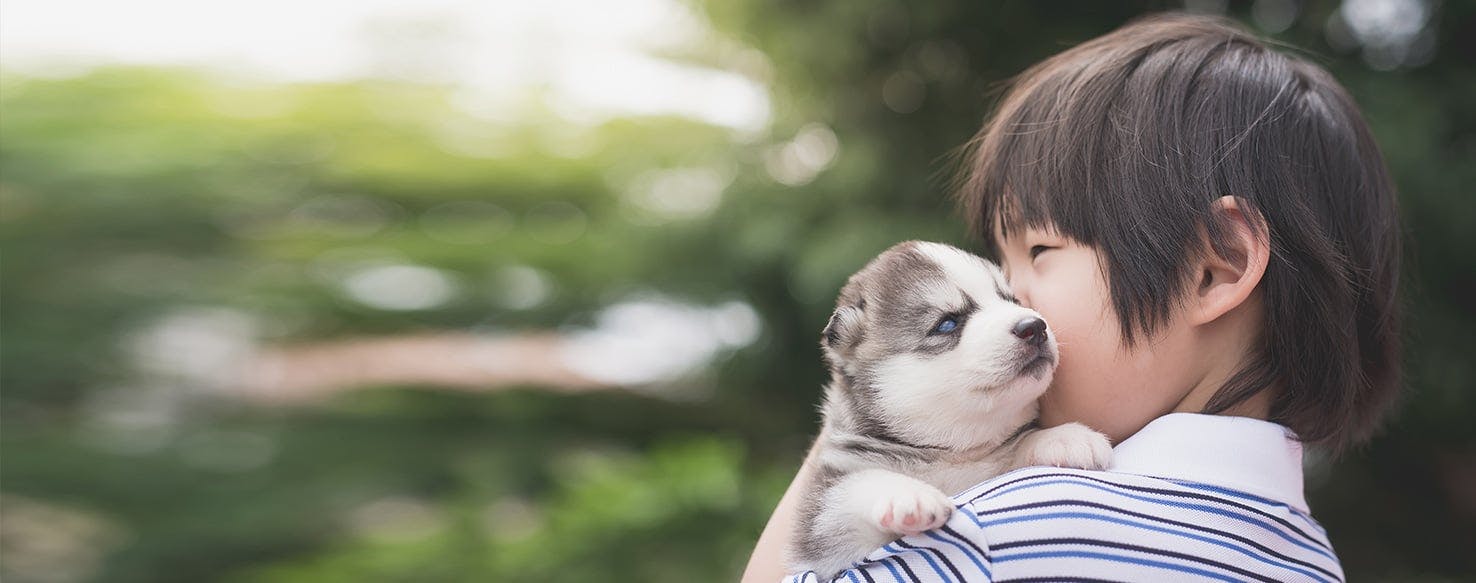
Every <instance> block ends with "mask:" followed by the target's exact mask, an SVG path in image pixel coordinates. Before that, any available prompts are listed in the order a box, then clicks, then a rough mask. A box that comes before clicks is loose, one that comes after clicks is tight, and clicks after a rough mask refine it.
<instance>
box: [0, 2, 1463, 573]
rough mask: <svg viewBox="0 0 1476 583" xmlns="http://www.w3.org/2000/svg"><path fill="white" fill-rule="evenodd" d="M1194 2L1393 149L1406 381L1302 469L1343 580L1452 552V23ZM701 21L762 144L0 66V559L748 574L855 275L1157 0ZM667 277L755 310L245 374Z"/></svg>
mask: <svg viewBox="0 0 1476 583" xmlns="http://www.w3.org/2000/svg"><path fill="white" fill-rule="evenodd" d="M1192 4H1196V5H1199V6H1203V7H1205V8H1208V9H1214V8H1216V7H1217V6H1221V7H1225V9H1227V10H1228V11H1229V12H1230V13H1231V14H1233V15H1235V16H1237V17H1240V18H1242V19H1244V20H1245V21H1246V22H1248V23H1250V25H1251V26H1253V27H1256V28H1259V29H1261V30H1262V31H1264V32H1267V33H1269V34H1271V36H1273V38H1276V39H1278V40H1282V41H1286V42H1288V43H1291V44H1292V45H1296V46H1299V47H1303V48H1304V49H1306V50H1307V51H1310V53H1311V54H1312V55H1313V58H1315V59H1316V60H1317V61H1318V62H1320V63H1323V64H1324V65H1325V66H1326V67H1328V68H1329V69H1330V70H1332V71H1333V73H1334V74H1335V75H1336V76H1337V77H1338V78H1339V79H1340V80H1342V81H1343V82H1344V84H1345V85H1347V86H1348V88H1349V89H1350V90H1351V91H1352V92H1353V93H1354V95H1355V97H1356V98H1357V99H1358V100H1359V101H1360V103H1361V104H1362V106H1363V107H1364V112H1365V114H1366V116H1367V117H1368V119H1369V120H1370V122H1371V124H1372V125H1373V127H1374V129H1375V131H1376V133H1377V134H1378V137H1379V139H1380V143H1381V144H1382V145H1383V147H1384V149H1385V153H1386V156H1387V157H1388V159H1389V162H1390V164H1391V166H1392V167H1393V169H1394V172H1395V176H1396V179H1397V181H1398V183H1399V186H1400V188H1401V196H1402V203H1403V206H1404V213H1405V220H1406V223H1407V225H1408V227H1409V232H1410V234H1411V235H1412V237H1413V241H1412V243H1413V244H1412V245H1411V246H1410V249H1409V257H1408V260H1409V261H1408V265H1409V268H1408V277H1409V281H1410V286H1409V288H1408V290H1409V292H1410V293H1409V295H1408V302H1409V304H1410V308H1411V322H1410V324H1411V328H1412V330H1411V336H1410V345H1409V353H1408V358H1409V370H1410V383H1411V392H1410V397H1409V399H1408V400H1407V402H1406V404H1405V406H1404V407H1403V409H1402V411H1401V413H1400V415H1399V416H1398V417H1397V419H1396V420H1395V422H1394V423H1393V424H1391V427H1390V430H1389V431H1388V433H1387V434H1386V435H1384V436H1382V437H1381V438H1379V439H1378V440H1377V441H1375V442H1374V443H1373V444H1372V445H1371V446H1370V447H1368V448H1366V449H1364V450H1362V451H1359V452H1357V453H1355V454H1353V455H1350V456H1349V457H1347V458H1346V459H1344V460H1340V461H1338V462H1337V463H1330V462H1328V461H1327V460H1321V459H1317V458H1313V460H1312V462H1311V464H1310V465H1309V482H1308V486H1309V490H1310V492H1309V496H1310V499H1311V503H1312V505H1313V507H1314V509H1315V510H1316V513H1317V515H1318V516H1319V518H1320V519H1321V520H1322V521H1323V522H1324V524H1325V525H1326V526H1327V527H1328V529H1329V531H1330V532H1331V535H1332V539H1333V542H1334V544H1335V545H1336V546H1337V548H1338V550H1339V552H1340V554H1341V555H1342V557H1343V560H1344V564H1345V567H1346V568H1347V571H1348V572H1349V573H1350V574H1351V575H1354V576H1365V577H1369V578H1374V577H1378V578H1391V579H1403V578H1409V579H1438V578H1442V577H1446V578H1458V577H1463V576H1469V575H1470V574H1472V573H1473V572H1476V566H1473V564H1472V562H1471V558H1470V556H1469V554H1468V553H1466V552H1465V550H1466V549H1469V548H1476V528H1473V526H1476V498H1473V495H1472V494H1471V488H1470V487H1469V483H1470V480H1471V479H1472V476H1473V475H1476V449H1473V429H1472V427H1471V425H1470V423H1469V420H1470V419H1471V418H1472V416H1473V414H1476V403H1473V399H1472V396H1471V393H1470V391H1469V388H1470V387H1471V386H1472V381H1473V379H1476V374H1473V373H1476V368H1473V367H1476V365H1473V363H1472V361H1471V360H1470V359H1469V358H1468V357H1467V355H1468V354H1469V353H1470V351H1471V349H1472V348H1473V346H1472V343H1471V341H1470V333H1469V329H1470V327H1471V326H1472V325H1473V324H1476V317H1473V316H1476V314H1473V310H1476V308H1473V307H1472V304H1471V302H1469V301H1468V300H1469V298H1470V297H1472V296H1473V295H1476V278H1473V274H1476V241H1472V240H1471V239H1470V237H1471V233H1473V232H1476V227H1473V225H1471V224H1468V223H1470V222H1471V221H1473V220H1476V208H1473V207H1472V205H1473V204H1476V203H1473V201H1472V199H1471V197H1469V196H1463V194H1464V193H1465V191H1466V185H1467V184H1470V183H1472V182H1473V181H1476V176H1473V175H1472V173H1473V172H1476V165H1472V164H1470V163H1469V161H1470V160H1471V159H1472V155H1473V153H1476V138H1473V136H1476V132H1473V129H1476V110H1473V109H1472V108H1471V107H1470V105H1469V104H1470V103H1476V72H1473V69H1472V63H1471V62H1470V59H1469V58H1467V57H1468V56H1469V55H1471V54H1476V47H1473V46H1472V43H1473V42H1476V40H1473V38H1476V35H1472V34H1470V33H1471V32H1476V31H1473V30H1472V27H1471V26H1470V25H1471V24H1472V22H1473V18H1472V12H1473V7H1472V6H1470V5H1469V3H1444V4H1440V5H1434V4H1420V6H1427V7H1429V8H1430V9H1429V11H1428V16H1429V18H1428V19H1427V20H1428V22H1427V23H1422V25H1423V28H1422V29H1420V30H1423V31H1424V32H1420V33H1419V34H1420V35H1421V36H1418V38H1420V39H1424V38H1427V37H1428V39H1430V40H1428V41H1419V42H1423V43H1425V44H1420V45H1418V46H1415V45H1414V44H1411V45H1410V46H1408V47H1405V49H1404V52H1403V53H1399V51H1396V50H1394V49H1392V48H1389V46H1385V45H1377V46H1375V45H1374V44H1371V42H1372V41H1367V40H1359V37H1358V35H1357V27H1356V26H1353V24H1352V23H1349V22H1347V19H1346V18H1345V17H1344V16H1343V14H1344V12H1345V9H1346V6H1345V5H1340V4H1338V3H1333V2H1272V1H1270V0H1261V1H1258V2H1254V3H1243V2H1234V3H1229V4H1228V6H1227V5H1226V3H1219V4H1216V3H1214V2H1205V3H1192ZM697 6H698V8H700V9H701V11H702V12H703V13H704V14H705V15H706V16H707V17H708V18H709V19H710V20H711V21H712V23H713V24H714V26H715V27H717V29H718V30H719V32H720V33H721V35H723V36H722V38H715V39H712V41H713V42H711V43H708V45H707V46H706V47H705V48H700V49H699V50H695V51H692V52H689V53H681V54H671V55H667V56H668V57H669V58H672V59H675V60H679V61H686V62H690V63H694V64H702V65H711V66H718V67H724V68H742V69H745V70H747V71H748V72H749V74H750V75H752V76H755V77H757V78H760V79H761V80H763V81H764V82H765V83H767V84H768V89H769V91H770V93H771V98H772V107H773V121H772V123H771V125H770V126H769V127H768V128H767V129H765V130H764V131H762V132H760V133H759V134H757V135H745V134H743V133H742V132H734V131H732V130H729V129H726V128H721V127H714V126H710V125H706V124H703V123H699V122H694V121H691V120H687V119H681V118H676V117H633V118H624V119H616V120H612V121H609V122H606V123H602V124H599V125H595V126H584V125H579V124H577V123H574V122H570V121H567V120H564V119H562V118H560V117H559V116H558V115H556V114H555V112H553V111H551V110H550V109H549V108H548V107H547V106H546V105H544V104H543V103H542V102H540V101H539V100H538V99H537V96H534V97H533V98H531V99H530V101H529V102H528V103H527V104H524V105H523V106H520V107H521V108H522V109H520V110H518V111H516V112H510V113H509V115H508V116H505V117H508V118H511V119H516V120H518V121H515V122H495V123H494V122H491V121H488V120H485V119H482V118H479V117H477V116H475V115H471V114H468V113H467V112H466V111H463V110H462V109H460V108H458V107H457V106H456V105H455V103H456V100H455V99H454V98H452V96H450V95H449V90H448V89H447V88H445V87H440V86H435V85H428V84H427V85H414V84H408V83H393V82H383V81H365V82H361V83H353V84H302V85H289V86H270V85H263V86H246V87H243V86H240V85H235V84H231V83H228V82H225V81H222V80H220V79H217V78H214V77H210V76H207V75H204V74H201V73H196V72H190V71H180V70H170V69H146V68H104V69H99V70H95V71H92V72H89V73H87V74H85V75H82V76H78V77H75V78H66V79H47V78H33V77H25V76H21V75H17V74H13V73H3V74H0V112H3V116H0V132H3V133H0V245H3V249H4V252H3V253H4V261H3V262H0V297H3V302H0V331H3V337H4V342H3V343H0V360H3V361H4V362H5V363H6V366H5V367H4V368H3V369H0V383H3V387H4V395H3V399H0V427H3V433H0V458H3V460H4V466H5V471H4V473H3V475H0V492H3V493H4V494H5V496H4V497H3V498H0V505H3V506H4V510H3V512H0V531H3V533H4V536H3V537H0V538H3V539H4V541H5V542H4V543H3V545H0V552H3V553H4V554H5V556H4V560H0V573H3V575H0V577H3V578H4V579H6V580H8V581H9V580H16V581H25V580H77V579H92V580H107V581H151V582H153V581H175V580H177V581H198V580H215V579H224V580H232V581H258V580H261V581H308V580H314V581H316V580H329V581H332V580H365V579H369V580H415V581H427V580H431V581H435V580H447V581H453V580H524V579H552V580H569V581H579V580H598V581H612V580H614V581H619V580H630V581H664V580H673V581H675V580H694V579H709V578H735V577H736V576H737V573H738V572H739V570H740V569H741V567H742V564H743V562H744V561H745V560H746V557H747V553H748V551H749V549H750V547H751V544H752V541H753V540H754V539H755V538H756V537H757V534H758V531H759V529H760V528H761V527H762V525H763V523H764V521H765V520H766V519H767V517H768V513H769V511H770V509H771V508H772V505H773V504H774V503H775V501H777V499H778V496H779V494H780V493H781V492H782V491H783V488H784V486H785V485H786V484H787V482H788V479H789V477H790V475H791V473H792V471H793V469H794V467H795V465H796V464H797V463H798V461H799V458H800V454H801V452H802V451H803V449H804V447H805V446H806V445H807V440H808V436H809V435H810V433H811V432H813V431H814V429H815V422H816V418H815V417H816V416H815V412H814V404H815V402H816V400H817V397H818V393H819V389H820V384H821V383H822V382H823V380H824V376H823V369H822V367H821V364H820V360H819V353H818V350H816V337H817V335H818V331H819V329H820V328H821V327H822V326H823V324H824V322H825V319H826V316H827V315H828V312H829V310H830V308H831V305H832V302H833V297H834V294H835V292H836V290H837V289H838V288H839V287H840V285H841V283H842V282H843V281H844V279H845V277H846V276H847V275H849V274H850V273H851V272H852V271H854V270H855V269H856V268H857V267H858V266H859V265H861V264H862V263H864V261H865V260H866V259H868V258H870V257H871V256H873V255H874V254H875V253H876V252H878V251H880V250H881V249H883V248H885V247H887V246H888V245H890V244H891V243H893V242H895V241H898V240H902V239H909V238H924V239H934V240H943V241H951V242H954V243H960V244H965V245H966V244H967V241H966V240H965V239H964V234H963V230H962V222H961V221H959V220H958V219H957V218H956V217H954V216H953V214H952V210H951V206H950V205H949V203H948V202H947V200H946V197H945V192H944V187H945V183H946V178H947V176H948V173H949V172H950V171H951V168H950V166H949V165H948V163H947V160H948V158H947V157H948V155H949V153H950V152H951V151H952V150H953V149H954V148H956V147H957V146H958V145H960V144H962V143H963V142H964V141H965V140H966V139H967V138H968V137H969V136H971V135H972V134H973V132H974V131H975V130H976V129H977V127H978V125H979V124H980V123H981V122H982V120H983V118H984V115H985V114H986V112H987V108H988V105H989V99H990V95H991V90H992V88H993V87H995V86H996V84H997V83H998V82H999V81H1001V80H1003V79H1006V78H1008V77H1009V76H1010V75H1012V74H1014V73H1016V72H1018V71H1020V70H1023V69H1024V68H1025V67H1026V66H1028V65H1029V64H1031V63H1033V62H1035V61H1038V60H1039V59H1041V58H1044V57H1046V56H1048V55H1050V54H1053V53H1055V52H1058V51H1059V50H1061V49H1062V48H1064V47H1066V46H1069V45H1071V44H1074V43H1077V42H1080V41H1082V40H1085V39H1088V38H1091V37H1093V36H1096V35H1099V34H1102V33H1104V32H1107V31H1108V30H1111V29H1112V28H1114V27H1116V26H1118V25H1120V24H1121V23H1123V22H1124V21H1126V20H1127V19H1129V18H1131V17H1132V16H1134V15H1137V14H1139V13H1142V12H1144V11H1150V10H1156V9H1161V8H1165V7H1168V6H1166V5H1164V4H1162V3H1151V2H1150V3H1113V4H1104V3H1100V2H1084V1H1078V2H1064V3H1049V4H1044V3H1033V4H1032V3H1019V2H1013V3H974V2H948V1H942V2H933V3H927V4H919V3H902V2H889V1H882V0H867V1H860V2H857V1H848V2H819V1H805V2H794V1H790V2H767V1H760V0H725V1H722V2H701V3H698V4H697ZM1288 11H1289V12H1288ZM735 39H736V41H738V42H740V43H741V44H743V45H747V46H751V47H754V48H756V49H758V50H759V51H760V52H761V53H762V55H763V57H762V58H757V59H754V58H752V57H751V56H750V57H748V58H746V60H745V59H738V58H737V57H734V55H735V54H743V53H734V52H733V51H732V50H731V46H732V44H733V41H734V40H735ZM1412 42H1414V41H1412ZM1416 44H1418V43H1416ZM1426 45H1428V46H1426ZM1421 51H1424V52H1421ZM1395 53H1397V54H1395ZM1391 55H1392V56H1391ZM735 59H738V60H737V61H735ZM652 294H659V297H662V298H666V300H665V301H668V302H669V303H671V304H673V305H678V306H713V305H717V306H725V305H726V306H735V305H736V306H751V308H752V310H753V311H754V312H756V313H757V314H758V315H759V319H760V322H759V325H758V327H757V336H756V337H754V338H752V339H751V343H748V344H744V342H734V343H731V344H728V345H723V346H727V348H725V349H721V350H715V351H714V352H712V353H711V354H707V353H702V354H706V355H707V356H709V357H711V360H710V362H707V364H706V365H705V366H703V367H701V368H699V369H698V370H695V371H687V372H686V373H684V374H680V375H675V376H672V377H670V378H666V379H665V380H663V381H662V382H661V383H657V386H646V385H642V384H630V386H627V387H625V390H608V391H592V392H586V393H581V394H557V393H552V392H548V391H545V390H541V389H542V388H541V387H539V386H535V385H533V384H526V382H523V383H518V384H517V385H515V386H513V387H511V388H510V389H509V390H505V391H500V392H496V393H487V394H468V393H450V392H438V391H426V390H419V389H425V388H429V387H426V386H403V385H395V386H384V385H378V386H370V387H365V389H366V390H361V391H355V392H349V393H343V394H339V395H336V396H334V397H333V398H331V399H329V400H328V401H326V402H323V403H319V404H316V405H313V406H309V407H302V408H280V407H274V406H267V405H260V404H250V403H246V402H242V401H239V400H236V399H233V398H228V395H229V394H230V392H229V391H230V390H231V389H232V387H237V386H239V384H240V382H241V377H239V376H237V375H238V374H241V373H243V370H242V369H240V368H238V367H237V366H236V365H239V363H241V362H252V358H253V357H256V356H260V355H262V354H273V353H274V352H273V351H292V350H300V349H302V348H303V347H304V346H316V345H318V344H316V343H324V342H339V341H342V340H345V339H361V338H388V339H391V340H393V339H395V338H400V337H405V336H412V337H426V336H428V335H436V334H443V333H450V334H461V335H471V336H473V337H487V336H491V337H498V338H503V337H508V336H516V335H519V334H524V333H545V332H551V333H554V334H558V335H561V336H563V337H573V336H575V335H577V334H578V333H579V331H580V330H587V329H591V328H597V327H598V326H599V325H600V323H601V322H602V321H603V320H602V319H603V318H604V317H605V316H606V315H607V314H608V312H605V311H602V310H608V309H609V307H610V306H612V305H621V304H622V303H626V302H630V301H633V299H637V300H638V299H640V298H648V297H651V295H652ZM651 313H652V312H638V314H651ZM661 313H664V312H655V314H661ZM682 313H686V312H682ZM694 313H695V312H694ZM704 313H705V312H704ZM712 313H713V314H718V315H717V316H713V317H714V318H717V319H715V320H700V321H702V322H709V321H710V322H718V323H722V322H727V321H728V320H725V319H723V318H730V317H733V316H734V315H735V314H736V315H737V316H741V315H742V314H743V313H744V312H743V311H742V310H739V311H737V312H733V311H731V310H729V311H726V312H725V311H721V310H719V311H714V312H712ZM724 314H726V315H724ZM653 317H654V316H653ZM739 319H740V320H741V317H740V318H739ZM730 323H731V322H730ZM677 329H679V330H681V331H682V334H688V333H690V334H693V336H692V337H690V339H689V342H688V343H695V342H696V340H697V337H696V334H698V332H700V330H698V331H693V332H689V331H690V330H691V329H690V328H677ZM686 338H688V337H686V336H682V335H678V336H677V341H678V344H679V345H680V343H681V340H683V339H686ZM299 354H301V352H299ZM245 372H251V371H249V370H248V371H245ZM256 372H261V371H259V370H258V371H256ZM352 372H358V373H363V372H364V371H352ZM494 372H495V371H494ZM366 376H368V377H373V375H366ZM356 378H363V377H356ZM400 378H403V377H400ZM426 382H430V381H426ZM606 384H614V385H622V383H619V382H615V383H606ZM14 517H20V518H14ZM1417 533H1418V534H1419V535H1421V536H1415V535H1416V534H1417ZM28 540H30V541H36V540H40V541H61V542H58V543H57V544H55V545H52V546H50V547H47V548H52V549H62V550H57V551H54V552H41V551H37V550H36V549H37V548H38V547H37V546H35V545H32V546H26V545H24V544H21V543H13V541H28ZM69 541H70V542H69ZM77 541H82V542H77ZM66 549H72V550H66ZM78 549H87V550H86V552H84V551H83V550H78ZM1360 578H1361V577H1360Z"/></svg>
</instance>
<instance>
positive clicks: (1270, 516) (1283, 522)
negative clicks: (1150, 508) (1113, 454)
mask: <svg viewBox="0 0 1476 583" xmlns="http://www.w3.org/2000/svg"><path fill="white" fill-rule="evenodd" d="M1052 477H1067V478H1081V479H1083V480H1090V481H1093V482H1097V483H1100V484H1106V485H1109V486H1117V487H1119V488H1123V489H1126V490H1135V491H1138V492H1150V493H1153V494H1160V495H1164V496H1177V497H1181V498H1192V499H1196V500H1204V501H1206V502H1217V503H1219V504H1223V505H1225V506H1230V507H1232V508H1239V509H1241V510H1246V511H1249V512H1253V513H1256V514H1258V515H1261V516H1263V517H1265V518H1267V519H1269V520H1272V521H1275V522H1276V523H1278V524H1280V525H1282V526H1285V527H1286V528H1288V529H1290V530H1291V531H1292V532H1294V533H1297V534H1298V535H1301V537H1302V538H1304V539H1307V540H1308V541H1309V542H1311V543H1312V544H1314V545H1317V546H1318V547H1321V548H1322V550H1325V551H1328V552H1332V549H1330V548H1328V547H1327V545H1326V544H1324V543H1323V542H1322V541H1320V540H1317V539H1316V538H1315V537H1313V536H1312V535H1309V534H1307V533H1306V532H1303V531H1302V529H1300V528H1297V527H1296V526H1295V525H1293V524H1292V523H1290V522H1287V521H1286V519H1283V518H1281V517H1279V516H1275V515H1273V514H1270V513H1268V512H1266V511H1264V510H1260V509H1258V508H1255V507H1253V506H1247V505H1245V504H1241V503H1239V502H1235V501H1233V500H1226V499H1224V498H1222V497H1217V496H1210V495H1208V494H1197V493H1194V492H1184V491H1179V490H1165V489H1162V488H1149V487H1147V486H1132V485H1128V484H1119V483H1117V482H1112V481H1109V480H1103V479H1101V478H1094V477H1091V476H1086V475H1082V474H1076V473H1066V472H1054V473H1049V474H1032V475H1029V476H1025V477H1023V478H1017V479H1014V480H1010V481H1009V482H1005V483H1004V484H1000V485H998V486H995V487H993V488H990V489H989V490H987V491H985V492H984V493H983V494H980V495H978V496H975V497H974V498H973V499H972V500H969V502H970V503H973V502H974V501H975V500H978V499H980V498H983V497H985V496H988V495H989V494H990V493H992V492H994V491H996V490H999V489H1001V488H1003V487H1005V486H1008V485H1011V484H1015V483H1018V482H1024V481H1027V480H1033V479H1036V478H1052Z"/></svg>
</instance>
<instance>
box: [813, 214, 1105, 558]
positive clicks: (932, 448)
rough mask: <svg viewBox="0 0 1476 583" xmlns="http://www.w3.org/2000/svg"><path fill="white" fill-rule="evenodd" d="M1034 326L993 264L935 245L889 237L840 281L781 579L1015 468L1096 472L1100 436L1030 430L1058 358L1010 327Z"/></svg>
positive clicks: (1052, 346) (930, 523) (1069, 428)
mask: <svg viewBox="0 0 1476 583" xmlns="http://www.w3.org/2000/svg"><path fill="white" fill-rule="evenodd" d="M1039 318H1040V314H1038V313H1036V312H1035V311H1033V310H1030V309H1028V308H1025V307H1023V306H1021V305H1020V303H1019V302H1018V301H1017V300H1016V299H1015V297H1014V296H1013V295H1012V294H1011V293H1010V290H1009V287H1008V286H1007V285H1006V283H1005V279H1004V276H1003V274H1002V273H1001V272H1000V270H999V268H998V267H997V266H995V265H994V264H992V263H990V262H988V261H986V260H984V259H982V258H980V257H977V256H975V255H972V254H970V253H968V252H965V251H963V250H960V249H957V248H955V247H950V246H948V245H943V244H940V243H928V242H921V241H908V242H905V243H899V244H897V245H896V246H894V247H892V248H891V249H888V250H887V251H885V252H883V253H882V254H881V255H879V256H878V257H877V258H876V259H874V260H872V261H871V262H870V263H869V264H867V265H866V266H865V267H864V268H862V269H861V271H859V272H857V273H856V274H855V275H853V276H851V278H850V280H849V281H848V282H847V283H846V285H845V287H844V288H843V289H842V290H841V293H840V298H839V299H838V300H837V302H836V309H835V313H834V314H833V315H832V316H831V318H830V322H829V323H828V324H827V325H826V327H825V331H824V333H823V334H822V337H821V342H820V343H821V348H822V350H823V352H824V354H825V358H826V360H827V361H828V362H829V364H830V371H831V381H830V384H829V385H828V386H827V387H826V390H825V400H824V403H823V405H822V410H823V413H824V420H825V421H824V428H823V430H822V431H821V433H820V437H819V440H818V441H817V443H816V447H817V448H818V452H817V458H816V467H815V469H814V470H815V471H814V475H813V478H812V479H811V481H810V482H809V483H808V484H807V485H806V488H807V491H806V492H805V496H804V498H803V499H802V502H801V506H800V510H799V516H798V520H797V522H796V527H797V528H796V532H795V533H794V535H793V540H792V541H791V544H790V547H789V561H790V568H791V569H792V570H793V571H806V570H811V571H815V572H816V574H817V575H819V576H820V577H821V580H822V581H823V580H827V579H829V578H830V577H832V576H834V575H835V574H837V573H838V572H839V571H841V570H843V569H845V568H847V567H849V566H851V565H852V564H854V563H855V562H857V561H859V560H861V559H862V558H864V557H865V555H866V554H867V553H868V552H870V551H872V550H875V549H877V548H879V547H881V546H882V545H884V544H886V543H887V542H889V541H891V540H894V539H896V538H899V537H901V536H904V535H909V534H916V533H919V532H923V531H925V530H929V529H932V528H936V527H937V526H939V525H941V524H943V523H944V522H947V520H948V517H949V516H950V515H951V514H952V513H953V511H954V508H955V507H954V505H953V502H952V500H951V499H950V498H949V494H952V493H957V492H959V491H961V490H963V489H965V488H968V487H970V486H972V485H974V484H977V483H979V482H982V481H984V480H987V479H989V478H991V477H993V476H996V475H999V474H1002V473H1004V472H1006V471H1009V470H1012V469H1015V468H1019V467H1024V466H1031V465H1055V466H1067V467H1078V468H1086V469H1100V468H1104V467H1106V465H1107V463H1108V461H1109V459H1110V457H1111V454H1112V448H1111V445H1110V443H1109V442H1108V441H1107V438H1106V437H1105V436H1103V435H1102V434H1100V433H1098V432H1096V431H1093V430H1091V429H1090V428H1088V427H1086V426H1084V425H1081V424H1078V423H1068V424H1065V425H1061V426H1057V427H1052V428H1050V429H1040V428H1038V426H1037V424H1036V417H1037V415H1038V409H1037V406H1036V399H1037V398H1038V397H1040V395H1041V394H1042V393H1043V392H1044V391H1045V389H1046V387H1047V386H1048V385H1049V384H1050V382H1051V378H1052V375H1053V374H1054V373H1055V366H1056V362H1057V360H1058V353H1057V346H1056V341H1055V339H1054V338H1053V337H1052V336H1053V334H1051V333H1050V332H1049V330H1048V329H1043V328H1039V326H1040V324H1036V325H1035V326H1036V328H1037V330H1038V333H1034V334H1030V333H1026V332H1024V330H1025V329H1026V328H1030V327H1031V323H1032V322H1031V320H1033V319H1039ZM948 319H952V320H953V322H954V325H953V326H951V327H950V326H949V325H948V324H945V323H944V321H945V320H948ZM945 330H946V331H945ZM1021 336H1024V338H1022V337H1021Z"/></svg>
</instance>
